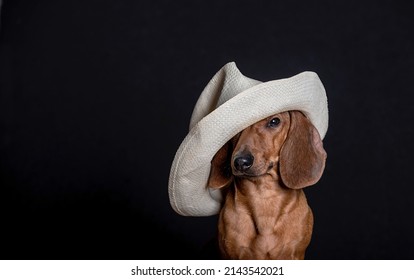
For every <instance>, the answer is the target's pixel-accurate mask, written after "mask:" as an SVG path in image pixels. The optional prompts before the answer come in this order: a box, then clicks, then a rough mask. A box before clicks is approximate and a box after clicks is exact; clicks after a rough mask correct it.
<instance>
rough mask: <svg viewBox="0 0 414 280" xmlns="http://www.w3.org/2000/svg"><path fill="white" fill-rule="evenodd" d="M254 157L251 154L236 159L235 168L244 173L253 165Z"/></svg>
mask: <svg viewBox="0 0 414 280" xmlns="http://www.w3.org/2000/svg"><path fill="white" fill-rule="evenodd" d="M253 160H254V157H253V156H252V155H251V154H250V153H249V154H245V155H240V156H238V157H236V158H235V159H234V168H236V169H237V170H238V171H241V172H244V171H246V170H247V169H249V168H250V167H251V166H252V165H253Z"/></svg>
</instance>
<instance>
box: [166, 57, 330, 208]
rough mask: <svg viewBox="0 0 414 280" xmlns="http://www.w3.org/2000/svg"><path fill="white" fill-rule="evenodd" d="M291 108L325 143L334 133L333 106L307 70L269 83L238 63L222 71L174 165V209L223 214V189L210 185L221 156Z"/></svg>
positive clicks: (199, 104)
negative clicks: (243, 135)
mask: <svg viewBox="0 0 414 280" xmlns="http://www.w3.org/2000/svg"><path fill="white" fill-rule="evenodd" d="M289 110H298V111H301V112H302V113H304V114H305V115H306V116H307V117H308V118H309V120H310V121H311V122H312V124H313V125H314V126H315V127H316V129H317V130H318V132H319V134H320V136H321V139H323V137H324V136H325V134H326V131H327V129H328V104H327V98H326V93H325V89H324V87H323V85H322V82H321V81H320V79H319V77H318V75H317V74H316V73H314V72H302V73H300V74H298V75H296V76H293V77H291V78H287V79H280V80H273V81H269V82H264V83H263V82H260V81H256V80H253V79H250V78H248V77H245V76H244V75H243V74H241V73H240V71H239V70H238V69H237V67H236V64H235V63H234V62H231V63H228V64H226V65H225V66H224V67H223V68H221V69H220V70H219V71H218V72H217V73H216V75H215V76H214V77H213V78H212V79H211V80H210V82H209V83H208V84H207V86H206V87H205V89H204V90H203V92H202V93H201V95H200V97H199V99H198V101H197V103H196V105H195V108H194V111H193V114H192V116H191V121H190V132H189V133H188V135H187V136H186V137H185V139H184V140H183V142H182V143H181V145H180V147H179V148H178V151H177V153H176V155H175V158H174V161H173V163H172V166H171V171H170V178H169V183H168V192H169V197H170V202H171V206H172V208H173V209H174V210H175V211H176V212H177V213H178V214H180V215H184V216H210V215H214V214H217V213H218V212H219V211H220V207H221V200H222V195H221V191H220V190H213V189H210V188H208V187H207V181H208V177H209V174H210V166H211V165H210V162H211V160H212V159H213V157H214V155H215V154H216V152H217V151H218V150H219V149H220V148H221V147H222V146H223V145H224V144H226V143H227V141H229V140H230V139H231V138H232V137H233V136H235V135H236V134H237V133H239V132H240V131H242V130H243V129H245V128H246V127H248V126H250V125H252V124H254V123H255V122H257V121H259V120H261V119H264V118H266V117H269V116H271V115H274V114H277V113H281V112H284V111H289Z"/></svg>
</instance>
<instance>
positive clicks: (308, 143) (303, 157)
mask: <svg viewBox="0 0 414 280" xmlns="http://www.w3.org/2000/svg"><path fill="white" fill-rule="evenodd" d="M289 114H290V128H289V132H288V135H287V138H286V140H285V143H284V144H283V147H282V149H281V151H280V160H279V170H280V175H281V178H282V181H283V183H284V184H285V185H286V186H287V187H289V188H291V189H300V188H304V187H307V186H311V185H313V184H315V183H316V182H318V180H319V179H320V178H321V176H322V173H323V170H324V168H325V160H326V152H325V150H324V149H323V144H322V140H321V137H320V136H319V133H318V131H317V130H316V128H315V127H314V126H313V125H312V124H311V122H310V121H309V120H308V119H307V118H306V117H305V116H304V115H303V114H302V113H301V112H299V111H290V112H289Z"/></svg>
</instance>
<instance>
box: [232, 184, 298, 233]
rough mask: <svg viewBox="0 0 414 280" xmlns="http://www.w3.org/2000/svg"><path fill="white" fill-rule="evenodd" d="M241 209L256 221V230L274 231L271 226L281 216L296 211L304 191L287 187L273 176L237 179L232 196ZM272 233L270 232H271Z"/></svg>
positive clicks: (262, 231)
mask: <svg viewBox="0 0 414 280" xmlns="http://www.w3.org/2000/svg"><path fill="white" fill-rule="evenodd" d="M231 195H233V197H234V203H235V204H239V206H238V207H240V208H239V209H245V210H246V211H248V212H249V213H250V215H251V218H252V219H253V220H254V221H255V225H256V229H257V231H258V232H260V233H262V234H266V232H267V231H273V228H272V227H271V226H270V227H269V225H275V224H276V222H277V220H278V219H279V217H280V215H284V214H287V213H289V212H290V211H291V210H293V209H294V207H295V203H296V202H297V199H298V198H299V196H300V195H303V192H302V190H293V189H289V188H287V187H285V186H284V185H283V184H282V183H281V182H279V180H278V179H275V178H273V177H271V176H260V177H254V178H241V177H236V178H235V180H234V189H233V193H232V194H231ZM269 233H270V232H269Z"/></svg>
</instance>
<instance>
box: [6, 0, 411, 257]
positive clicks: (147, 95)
mask: <svg viewBox="0 0 414 280" xmlns="http://www.w3.org/2000/svg"><path fill="white" fill-rule="evenodd" d="M408 3H409V1H407V4H405V3H404V2H398V1H352V0H351V1H349V0H348V1H318V2H316V1H315V2H314V1H235V0H233V1H194V0H184V1H158V0H151V1H149V0H148V1H126V0H112V1H111V0H107V1H98V0H95V1H94V0H75V1H61V0H54V1H47V0H43V1H29V0H27V1H23V0H14V1H12V0H6V1H4V3H3V7H2V14H1V16H2V17H1V39H0V40H1V41H0V43H1V49H0V51H1V52H0V71H1V72H0V74H1V78H0V117H1V119H0V120H1V121H0V176H1V177H0V184H1V186H0V211H1V212H0V215H1V217H0V232H1V234H0V248H1V249H0V258H2V259H194V258H195V259H203V258H215V257H216V255H215V254H213V252H212V250H213V249H212V248H214V244H213V243H214V237H215V233H216V221H217V220H216V219H217V216H212V217H182V216H179V215H178V214H176V213H175V212H174V211H173V210H172V208H171V207H170V204H169V200H168V192H167V184H168V175H169V169H170V166H171V163H172V160H173V158H174V154H175V152H176V150H177V148H178V146H179V145H180V143H181V141H182V140H183V139H184V137H185V135H186V134H187V129H188V123H189V120H190V116H191V112H192V109H193V107H194V104H195V102H196V100H197V98H198V96H199V94H200V93H201V91H202V90H203V88H204V86H205V85H206V84H207V82H208V81H209V80H210V78H211V77H212V76H213V75H214V74H215V73H216V71H218V70H219V69H220V68H221V67H222V66H223V65H224V64H225V63H227V62H230V61H235V62H236V63H237V65H238V67H239V69H240V70H241V72H242V73H243V74H245V75H247V76H249V77H252V78H255V79H258V80H263V81H266V80H272V79H279V78H285V77H289V76H292V75H295V74H297V73H299V72H301V71H305V70H311V71H315V72H317V73H318V74H319V76H320V78H321V80H322V82H323V83H324V85H325V88H326V91H327V95H328V101H329V110H330V126H329V130H328V133H327V135H326V137H325V139H324V145H325V149H326V150H327V153H328V161H327V166H326V170H325V173H324V175H323V177H322V179H321V181H320V182H319V183H318V184H317V185H316V186H314V187H310V188H308V189H306V194H307V197H308V200H309V204H310V205H311V207H312V209H313V211H314V214H315V227H314V235H313V239H312V242H311V245H310V246H309V248H308V251H307V258H308V259H414V225H413V214H414V206H413V204H414V202H413V195H414V191H413V176H414V170H413V166H414V165H413V163H412V159H413V156H414V149H413V141H414V137H413V124H412V121H413V117H412V113H413V109H414V106H413V103H412V95H413V93H414V90H413V76H414V75H413V74H414V71H413V68H414V55H413V50H414V44H413V43H414V39H413V38H414V32H413V31H414V20H413V13H412V10H411V9H410V6H409V5H408Z"/></svg>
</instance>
